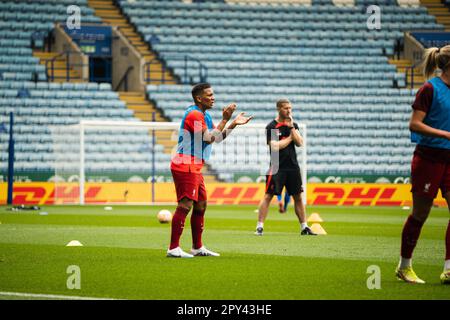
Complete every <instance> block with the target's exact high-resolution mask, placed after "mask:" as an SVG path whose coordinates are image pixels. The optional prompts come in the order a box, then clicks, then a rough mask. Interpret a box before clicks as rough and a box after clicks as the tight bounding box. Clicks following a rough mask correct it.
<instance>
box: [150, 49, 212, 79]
mask: <svg viewBox="0 0 450 320" xmlns="http://www.w3.org/2000/svg"><path fill="white" fill-rule="evenodd" d="M164 59H165V60H168V59H172V60H183V61H184V72H183V76H182V77H181V79H180V81H181V83H182V84H192V83H193V82H194V81H193V79H192V78H191V77H190V76H189V69H190V67H189V62H194V63H196V64H197V67H196V69H198V80H199V82H206V81H207V79H208V67H207V66H206V65H205V64H203V63H202V62H201V61H200V59H197V58H195V57H192V56H190V55H183V54H172V55H170V54H169V55H164ZM158 63H161V65H162V70H161V73H160V72H159V71H158V72H157V73H158V74H159V73H160V76H159V77H153V78H152V71H151V66H152V65H154V64H158ZM166 71H167V66H166V64H165V63H164V61H161V60H160V59H158V58H155V59H153V60H151V61H149V62H147V63H146V64H145V65H144V80H145V82H151V81H159V82H160V83H161V84H164V83H166V81H167V79H166Z"/></svg>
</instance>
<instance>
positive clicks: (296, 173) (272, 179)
mask: <svg viewBox="0 0 450 320" xmlns="http://www.w3.org/2000/svg"><path fill="white" fill-rule="evenodd" d="M283 187H286V190H287V192H288V194H290V195H296V194H300V193H302V192H303V183H302V176H301V173H300V170H290V171H278V172H277V173H276V174H274V175H271V174H268V175H267V176H266V193H268V194H272V195H274V194H276V195H280V194H281V192H282V191H283Z"/></svg>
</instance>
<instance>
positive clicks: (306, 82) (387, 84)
mask: <svg viewBox="0 0 450 320" xmlns="http://www.w3.org/2000/svg"><path fill="white" fill-rule="evenodd" d="M273 2H276V1H256V0H255V1H227V3H192V4H187V3H182V2H176V1H169V2H158V1H148V0H136V1H133V2H129V1H125V0H122V1H119V4H120V6H121V8H122V10H123V11H124V13H125V14H127V16H128V18H129V19H130V21H131V22H132V23H134V25H135V26H136V28H137V30H138V31H139V32H140V33H141V34H142V36H143V37H144V38H145V39H146V40H147V41H148V42H149V43H150V44H151V46H152V48H153V49H154V50H156V51H157V52H158V53H159V55H160V56H161V57H162V58H164V59H165V61H166V63H167V65H168V66H169V67H171V68H172V69H173V70H174V71H175V73H176V74H177V75H179V76H180V78H181V79H183V80H185V81H186V82H198V81H200V80H201V78H200V74H199V71H198V62H197V60H199V61H201V63H203V64H204V65H205V66H206V67H207V69H208V81H209V82H211V83H212V84H213V86H214V88H215V92H216V101H217V110H213V111H212V115H213V118H215V119H220V116H221V115H220V110H219V109H220V106H222V105H224V104H226V103H228V102H231V101H236V102H237V103H238V105H239V109H240V110H242V111H245V112H247V113H249V114H252V115H254V116H255V119H254V121H255V122H261V123H268V122H269V121H270V120H271V119H273V118H274V117H275V114H276V112H275V102H276V100H277V99H279V98H281V97H287V98H289V99H290V100H291V101H292V102H293V105H294V112H295V117H296V119H297V121H299V122H303V123H305V124H307V126H308V146H309V148H308V172H309V174H310V175H315V174H333V175H336V174H349V175H352V174H358V173H366V174H380V175H386V174H393V175H408V174H409V163H410V157H411V152H412V148H413V145H412V144H411V143H410V142H409V131H408V128H407V122H408V119H409V113H410V105H411V102H412V101H413V99H414V94H415V92H414V91H412V90H408V89H402V87H404V86H405V77H404V74H397V73H396V68H395V66H393V65H390V64H389V63H388V56H392V55H393V54H394V48H395V45H396V41H397V40H398V39H400V38H402V37H403V32H404V31H409V30H443V26H442V25H440V24H437V23H436V21H435V17H434V16H431V15H429V14H428V13H427V10H426V8H424V7H420V6H418V5H417V4H418V3H417V1H400V2H399V3H397V2H396V1H393V0H379V1H369V0H356V1H354V2H349V1H347V2H345V3H334V2H332V1H314V0H313V1H312V2H309V3H305V2H304V1H283V5H278V6H277V5H272V4H273ZM261 4H263V5H261ZM369 5H378V6H379V7H380V8H381V10H382V13H383V15H382V26H381V29H380V30H369V29H368V28H367V19H368V17H369V14H366V8H367V7H368V6H369ZM155 39H156V40H155ZM185 55H188V56H189V58H188V61H186V60H185ZM189 90H190V86H189V85H180V86H168V85H166V86H165V85H160V86H155V85H149V86H148V87H147V92H148V94H149V96H150V97H151V99H152V100H153V101H155V102H156V104H157V105H158V107H159V108H161V109H162V110H164V114H165V115H166V116H168V117H169V118H171V119H172V121H176V122H178V121H180V120H181V117H182V116H183V113H184V110H183V109H184V108H185V107H186V106H187V105H188V104H189V103H190V101H189V96H190V95H189ZM229 139H230V140H232V139H234V138H233V136H230V138H229ZM230 145H233V142H231V143H230ZM213 150H214V151H213V158H212V161H211V166H212V168H213V169H214V170H216V172H219V173H220V177H222V178H224V179H228V178H230V179H231V177H232V174H231V173H233V172H239V171H246V170H247V171H248V170H249V169H248V168H249V166H245V165H244V166H243V165H239V163H236V165H233V164H227V165H223V164H220V161H219V160H220V159H221V157H222V156H221V153H223V147H222V146H220V145H217V146H215V148H213ZM228 151H229V150H228V149H227V152H228ZM241 151H242V150H241ZM253 151H254V152H259V153H261V154H263V153H264V152H265V153H267V146H266V145H265V144H264V143H262V144H260V145H259V147H258V150H253ZM230 152H231V153H233V152H234V153H235V154H236V157H238V155H239V154H240V151H239V150H237V149H232V151H230ZM394 153H395V155H394ZM257 158H258V157H256V156H255V157H254V162H255V168H257V170H259V163H258V159H257ZM263 158H264V157H261V159H262V160H261V161H262V163H261V166H264V165H265V164H263V163H264V160H263ZM236 159H237V158H236ZM266 159H267V155H266ZM216 160H217V161H216ZM216 163H218V164H217V165H215V164H216Z"/></svg>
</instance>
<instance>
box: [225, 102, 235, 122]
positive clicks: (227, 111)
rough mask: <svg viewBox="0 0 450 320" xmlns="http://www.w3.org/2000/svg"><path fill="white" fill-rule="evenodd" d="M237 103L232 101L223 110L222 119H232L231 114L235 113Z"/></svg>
mask: <svg viewBox="0 0 450 320" xmlns="http://www.w3.org/2000/svg"><path fill="white" fill-rule="evenodd" d="M236 107H237V106H236V104H235V103H231V104H229V105H228V106H226V107H225V108H223V110H222V119H223V120H226V121H228V120H230V118H231V116H232V115H233V112H234V110H236Z"/></svg>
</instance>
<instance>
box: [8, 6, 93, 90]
mask: <svg viewBox="0 0 450 320" xmlns="http://www.w3.org/2000/svg"><path fill="white" fill-rule="evenodd" d="M69 4H70V5H77V6H79V7H80V10H81V14H82V15H83V22H85V23H98V22H101V21H100V19H99V18H98V17H96V16H95V15H94V12H93V10H92V9H91V8H89V7H88V6H87V1H86V0H74V1H51V0H37V1H29V2H24V1H20V2H18V1H2V2H1V3H0V79H3V80H11V81H30V80H33V79H35V78H37V80H39V81H45V80H46V79H47V75H46V72H45V66H43V65H40V64H39V60H38V59H37V58H34V57H33V53H32V45H35V46H39V45H40V46H42V45H43V38H44V37H45V36H46V35H47V34H48V32H49V31H50V30H51V29H53V26H54V23H55V22H65V21H66V19H67V6H68V5H69Z"/></svg>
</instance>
